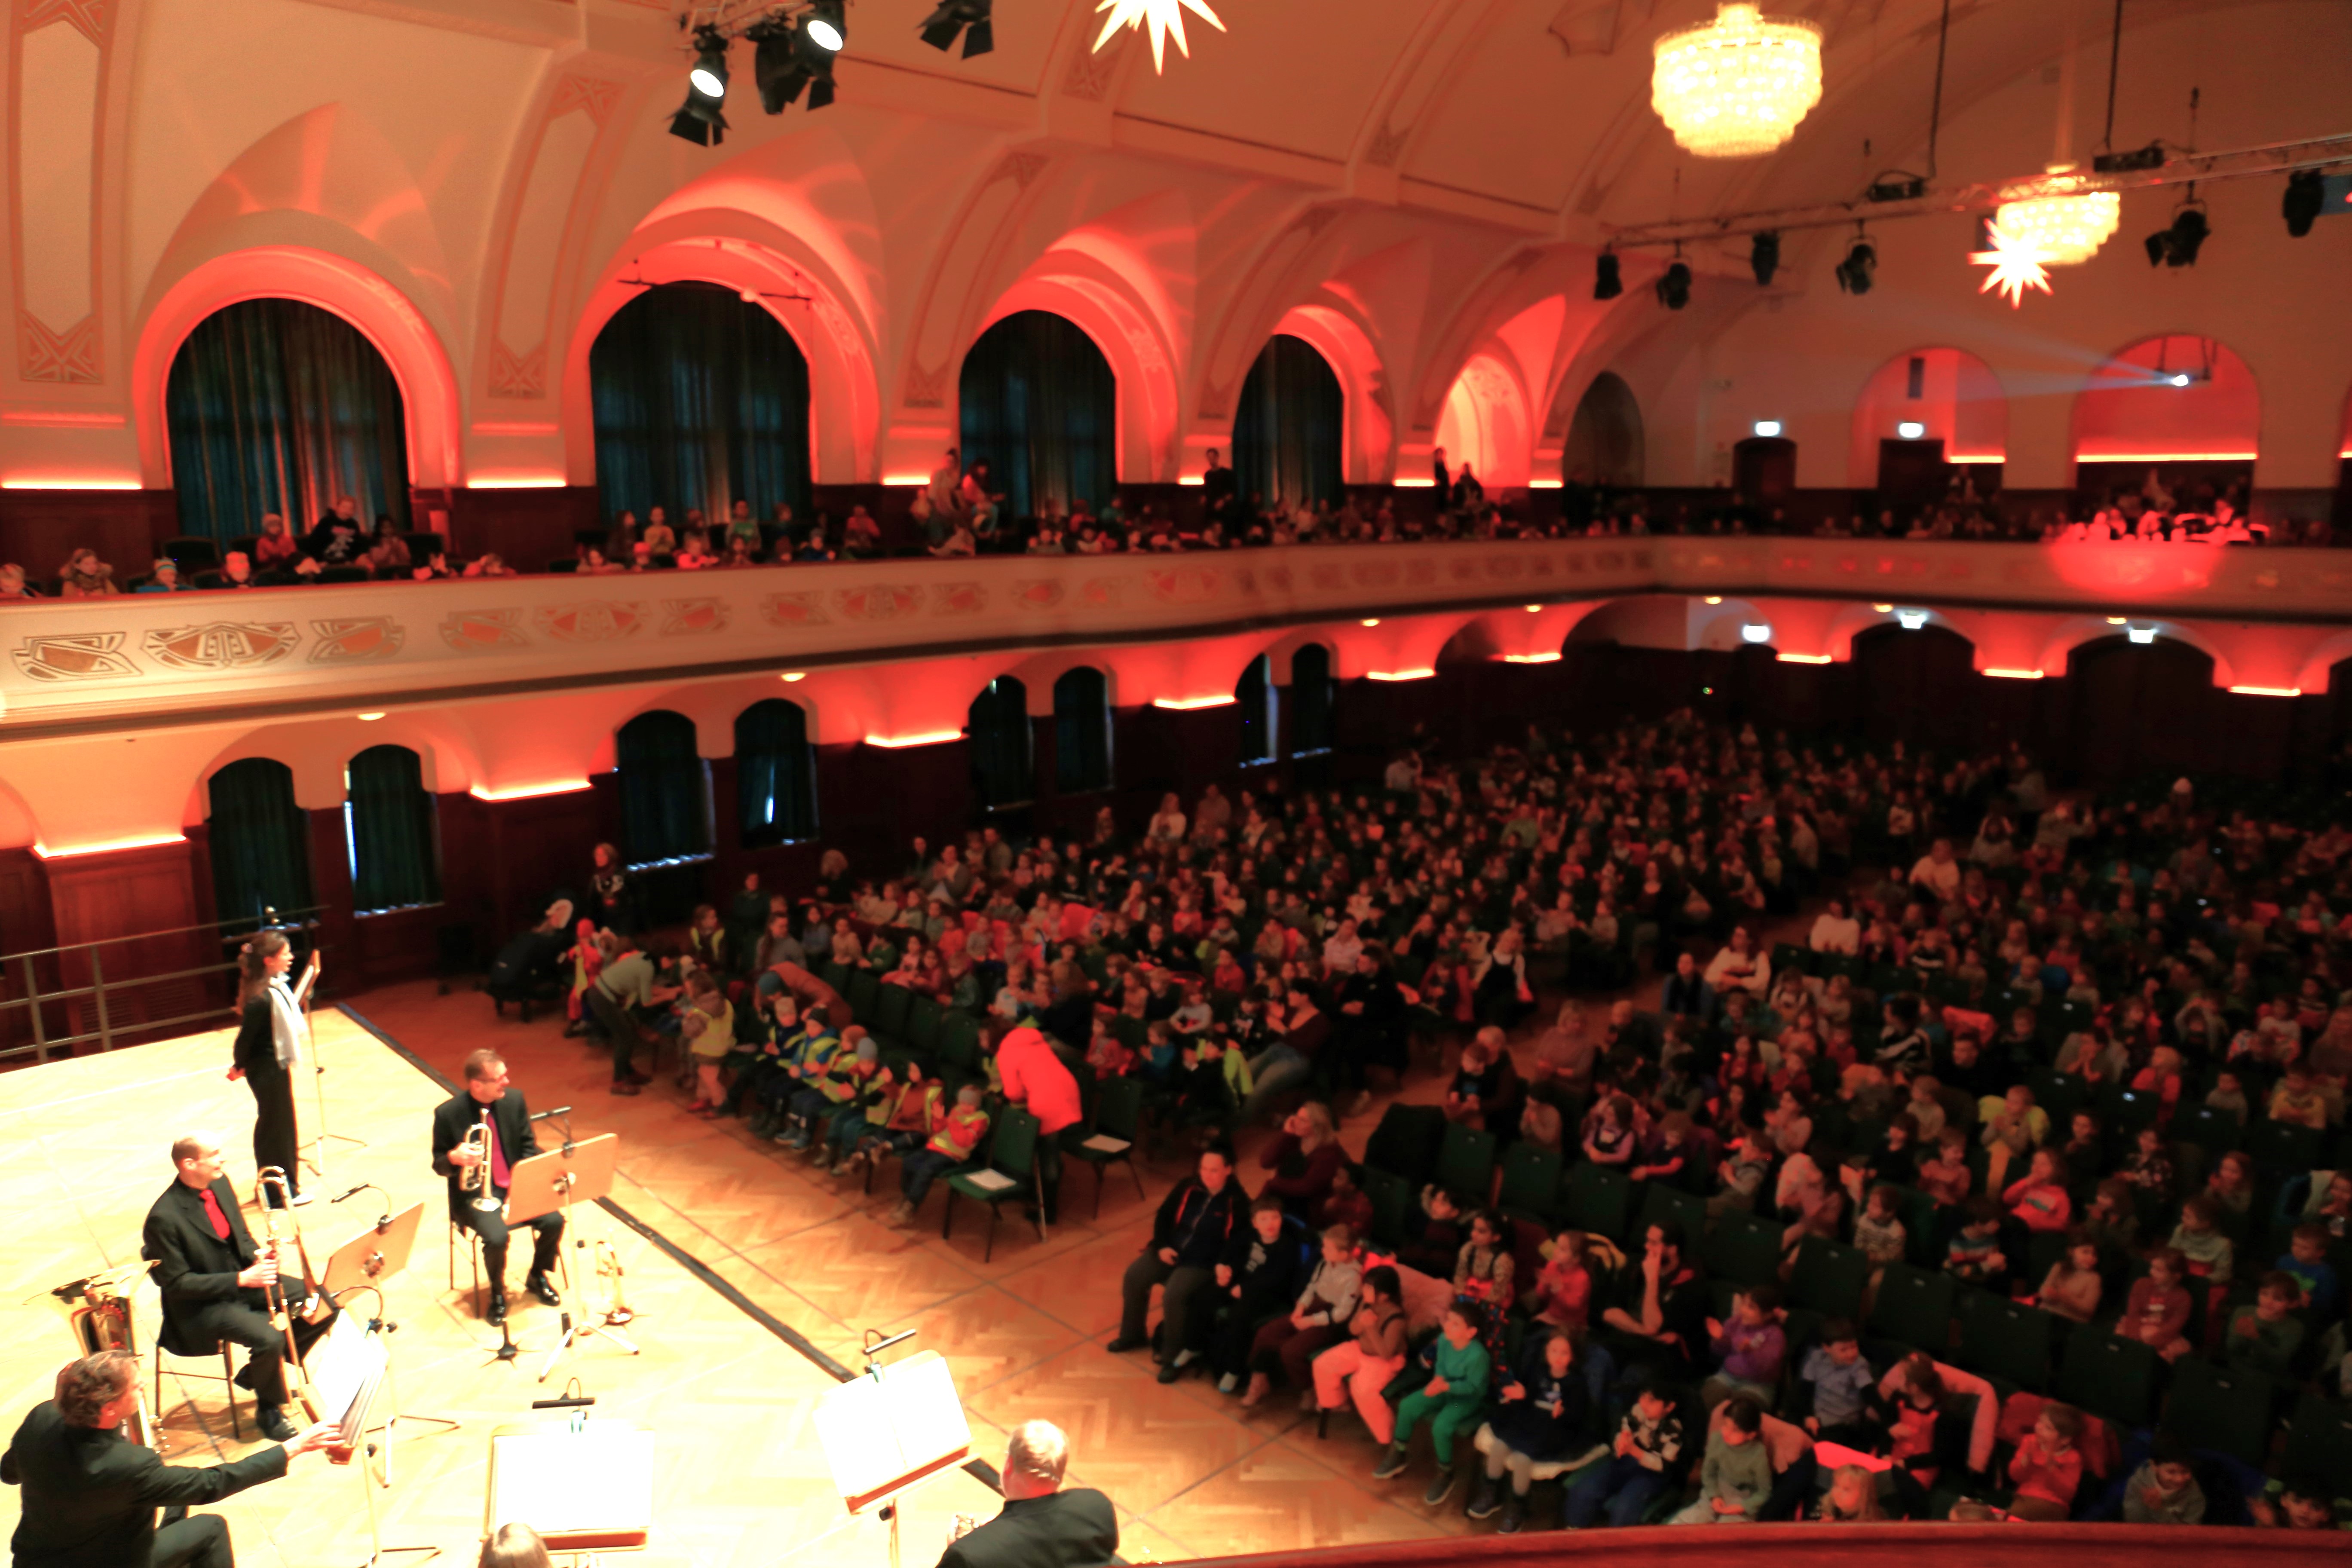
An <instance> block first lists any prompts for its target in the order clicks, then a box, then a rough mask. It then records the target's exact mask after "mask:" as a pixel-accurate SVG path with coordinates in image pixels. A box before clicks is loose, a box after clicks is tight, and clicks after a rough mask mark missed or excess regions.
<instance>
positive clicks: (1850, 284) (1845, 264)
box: [1836, 238, 1878, 294]
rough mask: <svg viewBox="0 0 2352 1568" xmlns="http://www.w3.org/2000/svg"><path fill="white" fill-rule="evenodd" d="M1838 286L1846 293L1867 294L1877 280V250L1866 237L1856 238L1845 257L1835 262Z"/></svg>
mask: <svg viewBox="0 0 2352 1568" xmlns="http://www.w3.org/2000/svg"><path fill="white" fill-rule="evenodd" d="M1836 272H1837V284H1838V288H1839V289H1842V290H1843V291H1844V292H1846V293H1848V294H1867V293H1869V292H1870V286H1871V284H1872V283H1874V282H1875V281H1876V280H1877V274H1878V252H1877V251H1876V250H1874V249H1873V248H1872V247H1871V244H1870V241H1869V240H1867V239H1863V238H1857V239H1855V241H1854V242H1853V248H1852V249H1850V250H1848V251H1847V252H1846V253H1845V259H1844V260H1843V261H1841V262H1839V263H1838V264H1837V268H1836Z"/></svg>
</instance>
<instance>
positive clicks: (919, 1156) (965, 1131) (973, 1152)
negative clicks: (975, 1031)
mask: <svg viewBox="0 0 2352 1568" xmlns="http://www.w3.org/2000/svg"><path fill="white" fill-rule="evenodd" d="M980 1101H981V1089H980V1085H978V1084H977V1083H968V1084H965V1085H964V1086H963V1087H962V1088H961V1089H957V1090H956V1102H955V1105H954V1107H953V1108H952V1109H950V1110H949V1111H948V1113H947V1114H946V1115H945V1116H942V1117H940V1118H939V1119H938V1122H937V1124H936V1125H935V1126H934V1127H933V1128H932V1131H931V1135H930V1138H929V1141H928V1142H925V1143H924V1145H923V1146H922V1147H921V1148H919V1149H917V1150H915V1151H914V1152H911V1153H909V1154H908V1156H907V1158H906V1160H905V1161H904V1162H903V1163H901V1164H900V1165H899V1167H898V1191H899V1194H900V1196H899V1199H898V1207H897V1208H894V1209H892V1210H891V1211H890V1217H889V1220H888V1223H889V1224H891V1225H905V1224H906V1223H907V1222H908V1220H910V1219H913V1218H914V1217H915V1211H916V1210H917V1209H919V1208H920V1207H921V1206H922V1204H923V1199H924V1197H925V1195H926V1194H929V1192H930V1190H931V1184H932V1183H933V1182H935V1181H937V1180H939V1179H940V1176H941V1175H943V1174H945V1173H947V1172H950V1171H952V1170H954V1169H955V1168H956V1167H957V1166H958V1165H963V1164H969V1163H971V1161H972V1160H973V1159H974V1158H976V1157H977V1156H978V1154H979V1153H980V1146H981V1144H982V1142H985V1141H986V1139H987V1137H988V1112H986V1111H985V1110H982V1109H981V1108H980Z"/></svg>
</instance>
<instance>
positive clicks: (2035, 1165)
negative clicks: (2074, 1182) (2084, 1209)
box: [2000, 1149, 2074, 1234]
mask: <svg viewBox="0 0 2352 1568" xmlns="http://www.w3.org/2000/svg"><path fill="white" fill-rule="evenodd" d="M2000 1201H2001V1202H2002V1203H2004V1204H2006V1205H2009V1213H2010V1217H2011V1218H2012V1219H2014V1220H2016V1221H2017V1222H2018V1223H2019V1224H2021V1225H2022V1226H2024V1227H2025V1228H2026V1229H2027V1230H2029V1231H2032V1232H2035V1233H2037V1234H2040V1233H2043V1232H2049V1231H2063V1230H2064V1229H2065V1228H2066V1223H2067V1221H2068V1220H2069V1219H2070V1218H2072V1217H2073V1215H2074V1200H2073V1199H2071V1198H2069V1197H2068V1196H2067V1195H2066V1171H2065V1163H2064V1162H2063V1159H2062V1158H2061V1157H2060V1155H2059V1153H2058V1152H2057V1151H2055V1150H2053V1149H2036V1150H2035V1151H2034V1152H2033V1160H2032V1164H2031V1165H2030V1166H2029V1167H2028V1168H2027V1170H2026V1173H2025V1174H2024V1175H2022V1176H2021V1177H2019V1178H2018V1179H2017V1180H2016V1181H2014V1182H2011V1184H2009V1186H2008V1187H2007V1188H2006V1189H2005V1190H2004V1191H2003V1192H2002V1193H2001V1194H2000Z"/></svg>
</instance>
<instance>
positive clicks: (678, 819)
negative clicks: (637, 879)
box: [614, 708, 710, 868]
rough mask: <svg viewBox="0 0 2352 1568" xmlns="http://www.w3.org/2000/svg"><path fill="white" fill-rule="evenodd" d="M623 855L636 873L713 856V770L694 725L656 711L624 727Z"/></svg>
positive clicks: (617, 767)
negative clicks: (698, 743)
mask: <svg viewBox="0 0 2352 1568" xmlns="http://www.w3.org/2000/svg"><path fill="white" fill-rule="evenodd" d="M615 742H616V743H615V748H614V755H615V762H614V771H615V772H617V773H619V774H620V781H621V855H622V858H623V859H625V861H626V862H627V863H628V864H629V865H630V866H631V867H633V868H642V867H646V866H675V865H677V864H678V863H679V862H681V861H686V860H700V859H707V858H709V855H710V770H709V768H707V767H705V766H704V765H703V762H702V754H701V752H699V751H698V749H697V748H696V746H695V739H694V721H693V720H691V719H689V718H688V717H687V716H686V715H684V714H683V713H672V712H668V711H667V710H663V709H658V708H657V709H656V710H653V711H652V712H650V713H640V714H638V715H637V716H636V717H635V718H634V719H632V720H630V721H628V722H627V723H625V724H624V725H622V726H621V732H620V734H619V735H618V736H617V737H616V738H615Z"/></svg>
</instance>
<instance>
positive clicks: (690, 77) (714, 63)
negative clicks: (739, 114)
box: [669, 27, 727, 147]
mask: <svg viewBox="0 0 2352 1568" xmlns="http://www.w3.org/2000/svg"><path fill="white" fill-rule="evenodd" d="M694 45H695V49H696V51H697V53H696V58H695V61H694V68H693V69H692V70H690V71H688V73H687V77H686V102H685V103H684V104H683V105H681V106H680V107H679V109H678V111H677V113H676V114H675V115H673V116H671V117H670V122H669V133H670V134H671V135H673V136H676V137H678V138H680V139H681V140H683V141H688V142H693V143H694V144H695V145H696V146H698V147H715V146H717V145H718V144H719V142H724V141H725V140H727V116H726V114H725V113H724V112H722V109H723V106H724V105H725V103H726V101H727V37H726V35H724V34H723V33H719V32H717V31H714V30H713V29H710V28H708V27H706V28H704V29H703V30H702V31H701V32H700V33H698V34H697V35H696V36H695V40H694Z"/></svg>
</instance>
